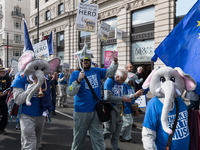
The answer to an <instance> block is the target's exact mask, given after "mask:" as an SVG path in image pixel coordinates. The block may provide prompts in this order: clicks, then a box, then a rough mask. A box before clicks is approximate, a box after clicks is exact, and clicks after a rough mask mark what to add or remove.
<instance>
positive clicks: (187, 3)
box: [176, 0, 197, 16]
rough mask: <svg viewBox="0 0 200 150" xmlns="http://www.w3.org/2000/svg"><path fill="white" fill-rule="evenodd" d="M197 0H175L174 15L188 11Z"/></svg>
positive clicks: (180, 14)
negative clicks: (175, 8)
mask: <svg viewBox="0 0 200 150" xmlns="http://www.w3.org/2000/svg"><path fill="white" fill-rule="evenodd" d="M196 2H197V0H177V10H176V16H182V15H185V14H187V13H188V11H189V10H190V9H191V8H192V6H193V5H194V4H195V3H196Z"/></svg>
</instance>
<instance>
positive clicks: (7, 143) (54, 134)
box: [0, 97, 145, 150]
mask: <svg viewBox="0 0 200 150" xmlns="http://www.w3.org/2000/svg"><path fill="white" fill-rule="evenodd" d="M68 104H69V106H70V108H60V107H59V106H57V108H56V115H51V122H49V121H47V122H46V124H45V129H44V133H43V140H42V150H70V149H71V144H72V141H73V110H74V108H73V107H74V101H73V98H72V97H68ZM142 110H143V111H145V109H144V108H142ZM143 119H144V114H141V115H139V116H136V117H135V118H134V123H135V124H136V125H137V128H133V129H132V131H131V134H132V138H133V141H135V142H136V143H127V142H119V148H120V150H132V149H133V148H134V149H136V150H143V148H142V141H141V138H142V136H141V131H142V122H143ZM15 125H16V123H15V121H14V120H13V121H12V123H11V120H10V119H9V123H8V125H7V127H6V129H5V130H6V132H7V133H8V134H7V135H2V134H1V135H0V150H20V130H16V129H15ZM105 143H106V150H111V149H112V148H111V144H110V139H109V138H106V139H105ZM82 149H83V150H92V146H91V142H90V137H89V136H88V137H87V138H86V139H85V143H84V145H83V148H82Z"/></svg>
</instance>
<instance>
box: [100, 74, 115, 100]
mask: <svg viewBox="0 0 200 150" xmlns="http://www.w3.org/2000/svg"><path fill="white" fill-rule="evenodd" d="M110 78H111V79H112V80H113V86H114V85H115V80H114V78H113V77H110ZM105 81H106V79H101V100H103V98H104V83H105Z"/></svg>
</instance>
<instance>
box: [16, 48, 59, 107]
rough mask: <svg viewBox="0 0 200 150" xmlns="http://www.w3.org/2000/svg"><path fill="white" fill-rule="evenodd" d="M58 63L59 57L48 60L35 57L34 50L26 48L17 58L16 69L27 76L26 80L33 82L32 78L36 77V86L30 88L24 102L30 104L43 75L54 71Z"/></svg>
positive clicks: (40, 84) (42, 81) (41, 82)
mask: <svg viewBox="0 0 200 150" xmlns="http://www.w3.org/2000/svg"><path fill="white" fill-rule="evenodd" d="M59 65H60V59H59V58H54V59H52V60H50V61H46V60H44V59H40V58H35V56H34V52H33V51H30V50H27V51H25V52H24V53H23V54H22V56H21V57H20V58H19V64H18V69H19V71H21V72H23V73H24V74H25V75H26V76H27V80H28V81H29V82H30V83H33V80H34V79H37V84H36V86H35V87H34V88H33V89H32V90H31V92H30V93H29V94H28V96H27V99H26V104H27V105H28V106H30V105H31V103H30V99H31V98H32V96H33V95H34V94H35V93H36V92H37V91H38V90H39V88H40V87H41V86H42V84H43V83H44V81H45V76H46V75H48V74H49V73H53V72H54V71H56V69H57V67H58V66H59Z"/></svg>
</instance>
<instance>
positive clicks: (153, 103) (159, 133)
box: [143, 97, 190, 150]
mask: <svg viewBox="0 0 200 150" xmlns="http://www.w3.org/2000/svg"><path fill="white" fill-rule="evenodd" d="M177 99H178V104H179V117H178V122H177V125H176V130H175V133H174V136H173V138H172V142H171V146H170V150H188V149H189V143H190V133H189V128H188V112H187V106H186V105H185V103H184V102H183V100H182V99H181V98H180V97H178V98H177ZM162 108H163V103H162V102H161V101H160V100H159V99H158V98H157V97H154V98H152V99H151V100H150V101H149V102H148V103H147V108H146V113H145V118H144V122H143V126H144V127H146V128H149V129H151V130H153V131H156V140H155V143H156V146H157V149H158V150H163V149H165V146H166V145H167V141H168V137H169V135H168V134H167V133H166V132H165V131H164V130H163V128H162V124H161V114H162ZM175 116H176V106H174V109H173V110H172V111H170V112H169V115H168V122H169V128H170V129H172V126H173V123H174V120H175Z"/></svg>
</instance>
